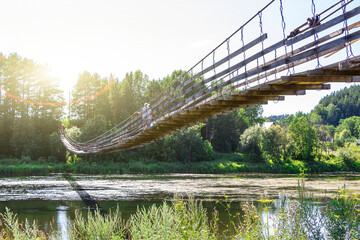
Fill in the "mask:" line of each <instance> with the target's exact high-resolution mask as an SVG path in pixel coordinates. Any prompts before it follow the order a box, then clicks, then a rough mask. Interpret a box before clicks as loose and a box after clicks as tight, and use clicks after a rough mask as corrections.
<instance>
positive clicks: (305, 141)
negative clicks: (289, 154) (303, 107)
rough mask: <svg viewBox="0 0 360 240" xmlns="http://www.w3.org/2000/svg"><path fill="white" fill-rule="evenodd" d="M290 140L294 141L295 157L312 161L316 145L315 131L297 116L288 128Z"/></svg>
mask: <svg viewBox="0 0 360 240" xmlns="http://www.w3.org/2000/svg"><path fill="white" fill-rule="evenodd" d="M289 132H290V136H291V138H292V139H293V140H294V145H295V152H294V153H295V156H296V157H297V158H298V159H301V160H312V159H313V152H314V149H315V147H316V146H317V143H318V138H317V135H316V130H315V128H314V127H313V126H311V125H310V123H309V121H308V119H307V118H306V117H305V116H303V115H301V114H298V115H297V116H296V117H295V118H294V119H293V120H292V122H291V124H290V126H289Z"/></svg>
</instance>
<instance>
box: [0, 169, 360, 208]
mask: <svg viewBox="0 0 360 240" xmlns="http://www.w3.org/2000/svg"><path fill="white" fill-rule="evenodd" d="M304 180H305V185H306V187H307V189H309V190H311V191H314V193H317V194H322V193H323V192H328V193H331V192H335V191H337V190H338V189H339V188H342V187H343V186H344V185H346V187H347V188H351V189H353V190H354V191H357V192H360V175H358V174H323V175H315V176H312V177H309V178H305V179H304ZM72 181H74V182H75V183H77V185H78V186H80V187H81V188H82V191H86V192H87V193H88V194H89V195H90V196H91V197H92V198H94V199H95V200H98V201H122V200H145V201H146V200H163V199H168V198H171V197H172V196H173V195H174V194H177V195H186V194H190V195H192V196H195V197H196V198H200V199H207V200H208V199H219V198H222V197H223V195H224V194H226V195H228V196H230V197H231V198H232V199H234V200H254V199H258V198H259V197H267V198H276V197H277V196H278V195H279V193H283V194H285V195H287V196H290V197H296V196H297V190H296V189H297V186H298V181H299V178H298V177H297V176H291V175H265V174H263V175H259V174H238V175H211V174H164V175H150V176H149V175H109V176H84V175H75V176H72V178H71V179H70V180H69V179H66V178H65V177H64V176H63V175H52V176H36V177H9V178H0V201H14V200H51V201H53V200H55V201H64V200H68V201H69V200H72V201H74V200H81V197H80V196H79V194H78V192H77V191H75V190H76V189H74V186H72V185H71V184H70V183H71V182H72Z"/></svg>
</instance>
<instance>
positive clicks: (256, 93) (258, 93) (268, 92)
mask: <svg viewBox="0 0 360 240" xmlns="http://www.w3.org/2000/svg"><path fill="white" fill-rule="evenodd" d="M239 95H253V96H267V95H270V96H272V95H277V96H278V95H305V90H298V91H297V90H276V91H275V90H265V91H246V92H240V93H239Z"/></svg>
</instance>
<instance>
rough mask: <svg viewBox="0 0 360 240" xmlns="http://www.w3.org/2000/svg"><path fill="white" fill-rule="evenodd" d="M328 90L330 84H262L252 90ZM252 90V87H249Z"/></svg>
mask: <svg viewBox="0 0 360 240" xmlns="http://www.w3.org/2000/svg"><path fill="white" fill-rule="evenodd" d="M256 89H257V90H260V91H262V90H270V91H271V90H323V89H326V90H329V89H330V84H289V85H264V86H260V87H257V88H254V90H255V91H256ZM250 90H252V89H250Z"/></svg>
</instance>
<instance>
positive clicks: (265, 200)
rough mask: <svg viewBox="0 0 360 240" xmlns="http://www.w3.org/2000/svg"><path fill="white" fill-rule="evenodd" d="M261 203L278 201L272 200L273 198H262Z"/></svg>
mask: <svg viewBox="0 0 360 240" xmlns="http://www.w3.org/2000/svg"><path fill="white" fill-rule="evenodd" d="M260 202H261V203H274V202H276V201H275V200H271V199H260Z"/></svg>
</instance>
